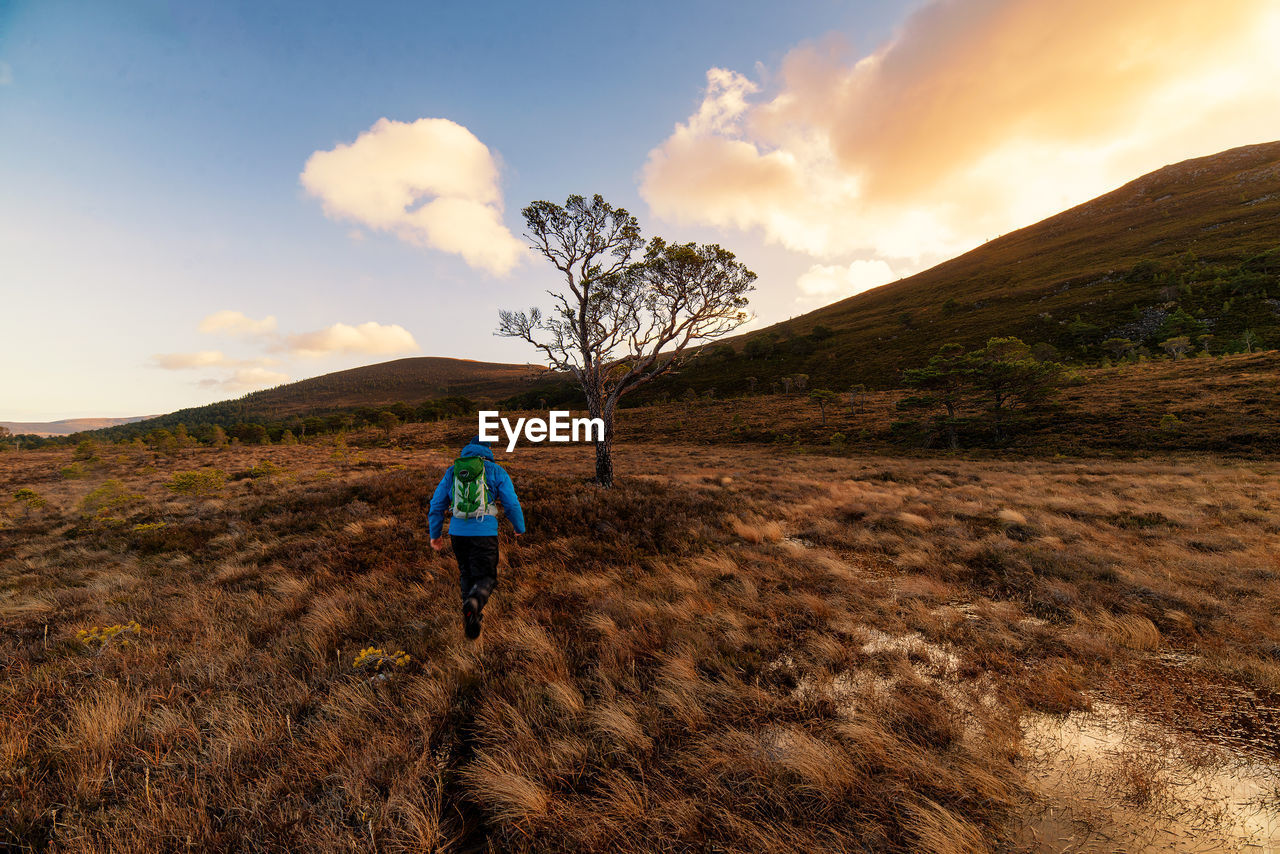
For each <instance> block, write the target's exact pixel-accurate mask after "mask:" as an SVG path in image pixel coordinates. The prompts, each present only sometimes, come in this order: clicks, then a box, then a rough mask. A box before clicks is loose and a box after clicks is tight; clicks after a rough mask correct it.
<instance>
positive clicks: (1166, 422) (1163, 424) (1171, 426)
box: [1160, 412, 1186, 433]
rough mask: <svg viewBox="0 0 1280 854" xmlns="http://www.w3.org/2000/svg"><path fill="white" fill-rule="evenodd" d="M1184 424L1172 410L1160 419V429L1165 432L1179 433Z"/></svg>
mask: <svg viewBox="0 0 1280 854" xmlns="http://www.w3.org/2000/svg"><path fill="white" fill-rule="evenodd" d="M1185 426H1186V423H1185V422H1184V421H1183V420H1182V419H1181V418H1179V417H1178V416H1176V415H1174V414H1173V413H1172V412H1169V413H1166V414H1165V416H1164V417H1163V418H1161V419H1160V429H1161V430H1163V431H1164V432H1166V433H1180V432H1182V428H1183V427H1185Z"/></svg>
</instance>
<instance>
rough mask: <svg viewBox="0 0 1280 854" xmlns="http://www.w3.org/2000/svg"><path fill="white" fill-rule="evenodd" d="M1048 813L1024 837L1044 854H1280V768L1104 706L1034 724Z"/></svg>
mask: <svg viewBox="0 0 1280 854" xmlns="http://www.w3.org/2000/svg"><path fill="white" fill-rule="evenodd" d="M1024 724H1025V727H1026V730H1025V740H1024V755H1025V756H1026V757H1027V760H1026V771H1027V779H1028V782H1029V783H1030V786H1031V789H1032V791H1033V792H1034V793H1035V795H1036V797H1037V798H1038V799H1039V804H1038V805H1037V806H1036V807H1035V808H1033V809H1032V810H1031V811H1030V812H1029V813H1028V814H1027V815H1025V816H1024V817H1023V819H1022V822H1021V826H1020V827H1019V828H1017V838H1018V842H1019V843H1020V844H1021V845H1023V846H1025V847H1026V849H1027V850H1030V851H1035V852H1045V854H1047V853H1048V852H1068V851H1070V852H1080V854H1111V852H1115V851H1125V852H1131V854H1139V853H1140V854H1156V852H1181V854H1207V852H1226V851H1238V852H1249V854H1280V768H1277V767H1276V766H1274V765H1270V764H1267V763H1264V762H1261V761H1259V760H1250V759H1245V758H1243V757H1240V756H1239V755H1235V754H1231V753H1229V752H1226V751H1223V750H1221V749H1220V748H1216V747H1214V746H1213V745H1209V744H1207V743H1199V742H1197V743H1194V744H1189V743H1188V742H1187V741H1186V740H1185V739H1182V740H1179V739H1177V738H1175V737H1174V736H1173V734H1172V733H1171V731H1169V730H1167V729H1165V728H1163V727H1160V726H1159V725H1156V724H1153V723H1149V722H1139V721H1137V720H1135V719H1133V718H1131V717H1129V716H1127V715H1126V714H1125V713H1124V712H1122V711H1121V710H1120V709H1119V708H1117V707H1115V706H1112V705H1109V704H1106V703H1095V704H1094V708H1093V711H1091V712H1074V713H1072V714H1070V715H1067V716H1066V717H1065V718H1063V717H1053V716H1049V715H1037V716H1032V717H1030V718H1028V719H1026V720H1025V721H1024Z"/></svg>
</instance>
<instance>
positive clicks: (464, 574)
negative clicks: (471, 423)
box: [427, 436, 524, 640]
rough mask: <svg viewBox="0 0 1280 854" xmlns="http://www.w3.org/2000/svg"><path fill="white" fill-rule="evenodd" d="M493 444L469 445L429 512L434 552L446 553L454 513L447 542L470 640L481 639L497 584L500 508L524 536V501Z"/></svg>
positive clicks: (438, 490)
mask: <svg viewBox="0 0 1280 854" xmlns="http://www.w3.org/2000/svg"><path fill="white" fill-rule="evenodd" d="M490 444H492V443H490V442H484V441H481V439H480V437H479V436H476V437H475V438H474V439H472V440H471V441H470V442H468V443H467V446H466V447H465V448H463V449H462V453H461V455H459V457H458V459H457V460H455V461H454V463H453V465H451V466H449V468H448V469H446V470H445V473H444V477H442V478H440V484H439V485H438V486H437V487H436V491H435V493H434V494H432V496H431V508H430V510H429V512H428V513H427V525H428V529H429V533H430V535H431V548H433V549H435V550H436V551H443V550H444V519H445V511H446V510H452V513H451V516H452V518H451V519H450V521H449V542H450V544H451V545H452V546H453V555H454V557H456V558H457V559H458V587H459V588H460V590H461V591H462V624H463V628H464V630H465V632H466V635H467V637H468V638H470V639H471V640H475V639H476V638H478V637H480V618H481V612H482V611H483V610H484V606H485V603H486V602H488V601H489V596H490V595H491V594H492V593H493V588H494V585H496V584H497V583H498V508H499V507H501V508H502V512H503V513H504V514H505V515H506V517H507V518H508V519H510V520H511V527H513V528H515V531H516V536H517V537H518V536H520V535H521V534H523V533H524V511H522V510H521V509H520V499H518V498H517V497H516V490H515V486H514V485H513V484H512V483H511V476H510V475H508V474H507V473H506V472H505V471H504V470H503V468H502V466H500V465H498V464H497V463H496V462H494V461H493V451H492V450H490V449H489V445H490Z"/></svg>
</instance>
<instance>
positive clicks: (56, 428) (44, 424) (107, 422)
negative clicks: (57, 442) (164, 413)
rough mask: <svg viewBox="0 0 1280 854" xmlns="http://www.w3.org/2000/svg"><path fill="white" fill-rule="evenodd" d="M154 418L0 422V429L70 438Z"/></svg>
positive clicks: (152, 416)
mask: <svg viewBox="0 0 1280 854" xmlns="http://www.w3.org/2000/svg"><path fill="white" fill-rule="evenodd" d="M148 418H155V416H154V415H135V416H134V417H132V418H64V419H62V420H61V421H0V427H7V428H8V429H9V432H10V433H14V434H19V433H25V434H27V435H32V436H70V435H71V434H72V433H81V432H83V431H85V430H101V429H102V428H104V427H114V426H116V425H117V424H133V423H134V422H136V421H145V420H146V419H148Z"/></svg>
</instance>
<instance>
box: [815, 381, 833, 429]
mask: <svg viewBox="0 0 1280 854" xmlns="http://www.w3.org/2000/svg"><path fill="white" fill-rule="evenodd" d="M809 400H811V401H813V402H814V403H816V404H817V405H818V412H820V413H821V414H822V426H823V427H826V426H827V407H828V406H830V405H834V404H836V403H839V402H840V395H838V394H836V393H835V392H834V391H830V390H828V389H825V388H818V389H814V390H813V391H811V392H809Z"/></svg>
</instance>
